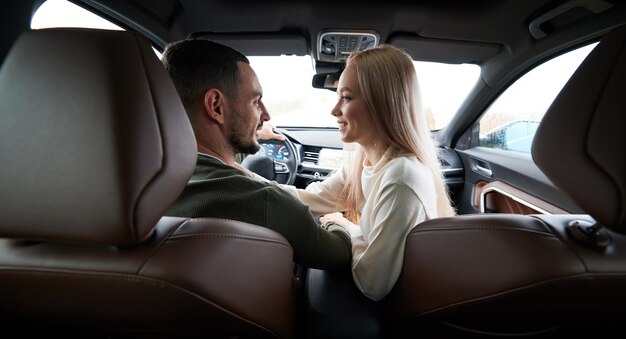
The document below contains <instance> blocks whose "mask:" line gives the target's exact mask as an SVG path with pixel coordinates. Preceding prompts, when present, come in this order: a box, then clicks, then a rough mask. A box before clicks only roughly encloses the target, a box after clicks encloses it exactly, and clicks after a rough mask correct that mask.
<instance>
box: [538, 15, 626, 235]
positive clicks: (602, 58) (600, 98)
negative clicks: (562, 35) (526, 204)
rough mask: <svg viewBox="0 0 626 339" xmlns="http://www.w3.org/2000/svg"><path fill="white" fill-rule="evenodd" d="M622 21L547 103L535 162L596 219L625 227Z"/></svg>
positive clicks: (625, 30)
mask: <svg viewBox="0 0 626 339" xmlns="http://www.w3.org/2000/svg"><path fill="white" fill-rule="evenodd" d="M625 47H626V26H622V27H620V28H617V29H614V30H613V31H611V32H610V33H609V34H607V35H606V36H605V37H604V38H603V39H602V41H601V42H600V43H599V44H598V45H597V46H596V47H595V49H594V50H593V51H592V52H591V53H590V54H589V56H588V57H587V58H586V59H585V60H584V61H583V63H582V64H581V65H580V67H579V68H578V70H577V71H576V72H575V73H574V75H573V76H572V78H571V79H570V80H569V82H568V83H567V84H566V85H565V87H564V88H563V90H562V91H561V93H560V94H559V95H558V97H557V98H556V99H555V101H554V102H553V104H552V105H551V106H550V108H549V109H548V111H547V113H546V115H545V117H544V118H543V121H542V122H541V124H540V126H539V129H538V130H537V134H536V135H535V140H534V142H533V147H532V154H533V159H534V161H535V163H537V165H538V166H539V167H540V168H541V169H542V170H543V172H544V173H545V174H546V176H548V178H550V180H552V181H553V182H554V184H555V185H556V186H557V187H558V188H560V189H561V190H563V191H564V192H565V193H567V194H568V195H569V196H570V197H571V198H572V199H573V200H574V201H575V202H576V203H577V204H578V205H579V206H580V207H581V208H582V209H583V210H585V211H586V212H587V213H589V214H590V215H591V216H592V217H594V218H595V219H596V221H598V222H599V223H600V224H601V225H603V226H605V227H609V228H611V229H613V230H614V231H617V232H621V233H626V156H625V154H626V48H625Z"/></svg>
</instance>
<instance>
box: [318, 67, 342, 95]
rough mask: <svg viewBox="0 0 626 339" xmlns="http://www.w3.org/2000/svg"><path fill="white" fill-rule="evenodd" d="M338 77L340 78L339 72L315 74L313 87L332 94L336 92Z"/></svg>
mask: <svg viewBox="0 0 626 339" xmlns="http://www.w3.org/2000/svg"><path fill="white" fill-rule="evenodd" d="M339 76H341V71H339V72H335V73H319V74H315V75H313V87H314V88H324V89H327V90H330V91H333V92H334V91H336V90H337V84H338V83H339Z"/></svg>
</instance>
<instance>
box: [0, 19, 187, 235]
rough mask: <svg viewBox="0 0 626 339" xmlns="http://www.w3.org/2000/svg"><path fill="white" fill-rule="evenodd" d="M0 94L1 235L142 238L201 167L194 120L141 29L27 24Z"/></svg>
mask: <svg viewBox="0 0 626 339" xmlns="http://www.w3.org/2000/svg"><path fill="white" fill-rule="evenodd" d="M0 102H2V107H1V108H0V110H1V111H0V164H2V165H0V192H2V193H1V194H0V206H2V208H0V220H2V222H0V237H9V238H24V239H40V240H58V241H70V242H88V243H95V244H106V245H126V244H133V243H138V242H141V241H143V240H145V239H146V238H147V237H149V236H150V234H151V233H152V231H153V228H154V225H155V224H156V222H157V221H158V220H159V219H160V218H161V216H162V215H163V213H164V211H165V210H166V209H167V208H168V207H169V206H170V205H171V204H172V203H173V202H174V201H175V199H176V198H177V197H178V195H179V194H180V192H182V190H183V189H184V187H185V184H186V183H187V181H188V180H189V178H190V177H191V174H192V173H193V169H194V166H195V161H196V154H197V152H196V144H195V139H194V135H193V132H192V129H191V125H190V123H189V120H188V118H187V115H186V114H185V110H184V108H183V106H182V103H181V101H180V98H179V97H178V94H177V92H176V89H175V88H174V85H173V84H172V81H171V79H170V78H169V75H168V74H167V72H166V71H165V69H164V67H163V65H162V64H161V63H160V62H159V60H158V58H157V57H156V55H155V53H154V52H153V50H152V48H151V46H150V44H149V43H148V41H147V40H146V39H145V38H144V37H142V36H141V35H139V34H136V33H132V32H120V31H104V30H90V29H49V30H40V31H28V32H24V33H23V34H22V35H21V36H20V37H19V38H18V40H17V41H16V43H15V44H14V46H13V48H12V50H11V51H10V53H9V54H8V56H7V58H6V59H5V61H4V64H3V65H2V69H1V70H0Z"/></svg>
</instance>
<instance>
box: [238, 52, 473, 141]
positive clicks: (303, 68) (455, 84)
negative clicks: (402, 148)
mask: <svg viewBox="0 0 626 339" xmlns="http://www.w3.org/2000/svg"><path fill="white" fill-rule="evenodd" d="M249 59H250V64H251V65H252V68H254V70H255V71H256V73H257V76H258V77H259V81H260V82H261V85H262V86H263V101H264V102H265V106H266V107H267V109H268V111H269V112H270V115H271V117H272V119H271V122H272V123H273V124H274V125H276V126H279V127H333V128H336V127H337V122H336V118H335V117H333V116H332V115H331V114H330V111H331V109H332V108H333V107H334V105H335V104H336V102H337V93H335V92H333V91H329V90H326V89H318V88H313V87H312V85H311V80H312V77H313V75H314V74H315V71H314V64H313V60H312V59H311V57H310V56H286V55H283V56H276V57H273V56H270V57H268V56H263V57H249ZM414 65H415V69H416V72H417V77H418V81H419V82H420V89H421V91H422V99H423V104H424V110H425V113H426V117H427V119H428V122H429V127H430V129H431V130H436V129H440V128H442V127H445V126H446V125H447V124H448V122H449V121H450V119H451V118H452V116H453V115H454V113H456V111H457V109H458V108H459V107H460V106H461V103H462V102H463V100H464V99H465V97H466V96H467V94H468V93H469V91H470V90H471V88H472V86H474V84H475V83H476V81H477V80H478V76H479V75H480V68H479V67H478V66H476V65H471V64H461V65H453V64H443V63H434V62H418V61H415V62H414Z"/></svg>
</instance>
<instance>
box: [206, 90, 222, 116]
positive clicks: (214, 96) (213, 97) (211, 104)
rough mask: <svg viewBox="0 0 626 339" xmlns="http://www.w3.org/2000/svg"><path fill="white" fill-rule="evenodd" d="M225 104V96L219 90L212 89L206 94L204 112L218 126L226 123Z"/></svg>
mask: <svg viewBox="0 0 626 339" xmlns="http://www.w3.org/2000/svg"><path fill="white" fill-rule="evenodd" d="M224 104H225V103H224V94H223V93H222V92H220V90H219V89H216V88H211V89H209V90H208V91H206V92H205V93H204V111H205V112H206V114H207V116H208V117H209V119H211V120H213V121H215V122H217V123H218V124H223V123H224Z"/></svg>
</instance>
